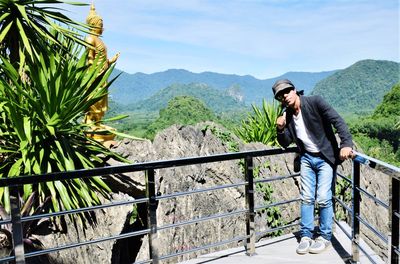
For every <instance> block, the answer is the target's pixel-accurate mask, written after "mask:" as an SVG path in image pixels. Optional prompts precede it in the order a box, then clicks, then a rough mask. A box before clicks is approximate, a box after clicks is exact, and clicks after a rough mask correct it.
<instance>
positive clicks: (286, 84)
mask: <svg viewBox="0 0 400 264" xmlns="http://www.w3.org/2000/svg"><path fill="white" fill-rule="evenodd" d="M289 88H290V89H292V90H294V89H295V87H294V85H293V83H292V82H291V81H289V80H288V79H282V80H278V81H276V82H275V84H274V85H273V86H272V91H273V92H274V97H275V99H276V96H277V94H279V92H281V91H283V90H286V89H289Z"/></svg>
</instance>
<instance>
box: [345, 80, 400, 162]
mask: <svg viewBox="0 0 400 264" xmlns="http://www.w3.org/2000/svg"><path fill="white" fill-rule="evenodd" d="M399 122H400V82H399V83H397V84H396V85H394V86H393V88H392V89H391V90H390V91H389V92H388V93H387V94H386V95H385V96H384V97H383V101H382V103H380V104H379V105H378V106H377V107H376V109H375V111H374V112H373V114H371V115H369V116H365V117H361V118H359V119H358V120H357V122H353V123H351V124H350V125H351V126H350V129H351V132H352V134H353V136H354V138H355V140H356V141H357V143H359V144H360V145H361V147H362V148H363V150H364V151H365V152H366V153H367V154H369V155H371V156H373V157H375V158H378V159H382V160H384V161H386V162H389V163H391V164H397V165H400V148H399V147H400V127H397V124H399Z"/></svg>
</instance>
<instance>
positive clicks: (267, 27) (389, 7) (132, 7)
mask: <svg viewBox="0 0 400 264" xmlns="http://www.w3.org/2000/svg"><path fill="white" fill-rule="evenodd" d="M87 2H89V1H87ZM95 4H96V7H97V10H98V12H99V13H100V15H102V16H103V18H104V24H105V28H106V31H105V33H104V41H105V43H106V44H107V46H108V48H109V52H110V53H115V52H116V51H121V52H122V54H121V58H120V59H119V62H118V65H117V67H119V68H122V69H124V70H127V71H129V72H136V71H145V72H155V71H160V70H166V69H168V68H186V69H188V70H192V71H196V70H197V69H204V70H207V69H208V70H213V69H216V70H219V72H225V73H236V74H252V75H255V76H257V77H262V78H266V77H272V76H273V75H278V74H283V73H284V72H286V71H322V70H330V69H337V68H344V67H347V66H350V64H352V63H354V62H356V61H358V60H361V59H367V58H374V59H389V60H396V61H399V12H398V3H397V0H387V1H376V0H348V1H345V0H331V1H316V0H304V1H296V0H286V1H281V0H279V1H277V0H276V1H274V0H263V1H261V0H226V1H222V0H220V1H215V0H186V1H181V0H169V1H164V0H148V1H139V0H130V1H127V0H118V1H109V0H97V1H95ZM88 9H89V8H88V7H87V8H80V10H79V11H78V13H76V14H75V17H74V18H76V17H81V21H84V18H85V17H86V14H87V12H88ZM152 64H153V65H152ZM144 68H146V70H141V69H144ZM152 69H153V70H152Z"/></svg>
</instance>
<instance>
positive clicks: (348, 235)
mask: <svg viewBox="0 0 400 264" xmlns="http://www.w3.org/2000/svg"><path fill="white" fill-rule="evenodd" d="M334 221H335V223H336V225H337V226H338V227H340V229H341V230H342V231H343V233H344V234H345V235H346V236H347V238H348V239H350V240H351V234H349V233H348V232H347V231H346V229H345V228H344V227H343V226H342V225H341V224H340V223H339V222H338V221H337V220H336V219H334ZM354 243H355V244H356V245H357V247H358V248H359V249H360V250H361V251H362V252H363V253H364V255H365V256H366V257H367V258H368V259H369V260H370V261H371V262H372V263H376V262H375V260H374V259H373V258H372V257H371V256H370V255H369V254H368V253H367V251H366V250H365V249H364V248H363V247H362V246H361V245H360V244H358V243H357V241H354Z"/></svg>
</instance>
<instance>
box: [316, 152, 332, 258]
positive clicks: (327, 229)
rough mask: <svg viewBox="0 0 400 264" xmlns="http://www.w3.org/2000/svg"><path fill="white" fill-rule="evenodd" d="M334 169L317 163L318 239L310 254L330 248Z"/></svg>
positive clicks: (325, 163)
mask: <svg viewBox="0 0 400 264" xmlns="http://www.w3.org/2000/svg"><path fill="white" fill-rule="evenodd" d="M333 173H334V169H333V168H332V167H331V165H329V163H327V162H325V161H324V160H322V159H321V162H319V163H318V173H317V175H318V176H317V177H318V182H317V203H318V206H319V231H318V235H319V237H318V238H317V239H316V242H315V243H314V244H313V245H312V247H311V248H310V252H311V253H320V252H322V251H323V250H325V249H326V248H327V247H329V246H330V240H331V238H332V223H333V206H332V181H333Z"/></svg>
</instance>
